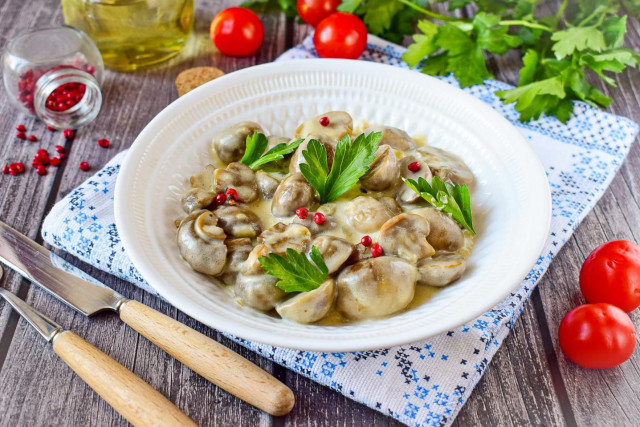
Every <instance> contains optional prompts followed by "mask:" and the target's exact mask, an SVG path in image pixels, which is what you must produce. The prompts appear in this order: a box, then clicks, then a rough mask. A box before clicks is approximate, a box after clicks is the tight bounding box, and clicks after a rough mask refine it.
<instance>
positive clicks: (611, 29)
mask: <svg viewBox="0 0 640 427" xmlns="http://www.w3.org/2000/svg"><path fill="white" fill-rule="evenodd" d="M601 28H602V34H603V35H604V41H605V43H606V44H607V46H608V47H610V48H618V47H622V44H623V43H624V35H625V33H626V32H627V15H624V16H619V17H618V16H609V17H608V18H605V20H604V21H602V26H601Z"/></svg>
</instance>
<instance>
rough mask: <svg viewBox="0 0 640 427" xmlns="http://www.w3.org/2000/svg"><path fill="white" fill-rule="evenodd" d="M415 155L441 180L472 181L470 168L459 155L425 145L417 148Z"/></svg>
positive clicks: (462, 182)
mask: <svg viewBox="0 0 640 427" xmlns="http://www.w3.org/2000/svg"><path fill="white" fill-rule="evenodd" d="M416 155H417V156H419V157H420V158H421V159H422V160H423V161H424V162H426V163H427V164H428V165H429V168H430V169H431V173H433V175H435V176H437V177H439V178H441V179H442V180H443V181H451V182H453V183H454V184H459V185H463V184H466V185H470V184H472V183H473V181H474V178H473V172H471V169H469V167H468V166H467V164H466V163H465V162H464V161H463V160H462V159H461V158H460V157H459V156H456V155H455V154H453V153H450V152H448V151H446V150H443V149H441V148H437V147H433V146H431V145H425V146H424V147H420V148H418V150H417V152H416Z"/></svg>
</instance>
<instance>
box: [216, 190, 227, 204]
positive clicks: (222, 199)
mask: <svg viewBox="0 0 640 427" xmlns="http://www.w3.org/2000/svg"><path fill="white" fill-rule="evenodd" d="M226 201H227V196H226V195H225V194H224V193H218V195H217V196H216V205H224V202H226Z"/></svg>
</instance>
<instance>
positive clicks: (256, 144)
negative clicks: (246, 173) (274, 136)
mask: <svg viewBox="0 0 640 427" xmlns="http://www.w3.org/2000/svg"><path fill="white" fill-rule="evenodd" d="M267 145H269V141H268V140H267V137H266V136H264V135H263V134H261V133H259V132H256V131H254V132H253V135H248V136H247V148H246V150H245V152H244V156H242V159H241V160H240V161H241V162H242V163H244V164H245V165H247V166H249V167H251V164H252V163H253V162H255V161H257V160H258V159H259V158H260V156H262V153H264V150H266V149H267Z"/></svg>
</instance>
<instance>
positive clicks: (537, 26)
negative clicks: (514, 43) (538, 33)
mask: <svg viewBox="0 0 640 427" xmlns="http://www.w3.org/2000/svg"><path fill="white" fill-rule="evenodd" d="M498 25H500V26H503V27H508V26H511V25H517V26H520V27H527V28H535V29H537V30H542V31H546V32H548V33H552V32H553V29H551V28H549V27H547V26H546V25H542V24H536V23H533V22H529V21H522V20H518V19H515V20H510V21H500V22H498Z"/></svg>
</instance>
